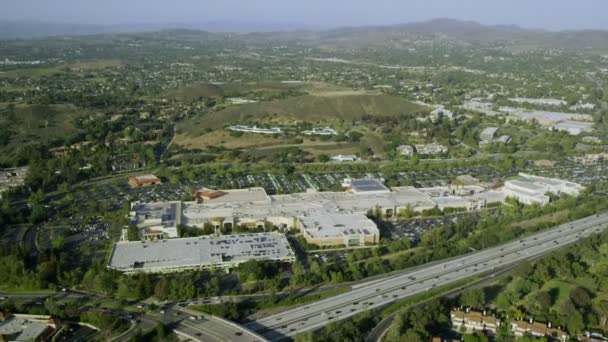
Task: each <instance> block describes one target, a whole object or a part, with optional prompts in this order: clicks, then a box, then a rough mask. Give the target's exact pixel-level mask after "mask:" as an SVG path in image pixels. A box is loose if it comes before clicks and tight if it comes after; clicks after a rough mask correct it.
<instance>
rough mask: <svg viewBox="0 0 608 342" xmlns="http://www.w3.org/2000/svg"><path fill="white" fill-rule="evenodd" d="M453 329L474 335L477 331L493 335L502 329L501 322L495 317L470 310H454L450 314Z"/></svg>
mask: <svg viewBox="0 0 608 342" xmlns="http://www.w3.org/2000/svg"><path fill="white" fill-rule="evenodd" d="M450 318H451V320H452V327H453V328H454V329H455V330H457V331H462V330H463V329H464V330H466V332H469V333H472V332H475V331H483V332H487V333H491V334H496V331H497V330H498V328H499V327H500V320H499V319H498V318H496V317H495V316H494V315H488V314H487V312H486V311H483V312H479V311H472V310H470V309H468V308H467V309H465V310H464V311H462V310H452V312H451V313H450Z"/></svg>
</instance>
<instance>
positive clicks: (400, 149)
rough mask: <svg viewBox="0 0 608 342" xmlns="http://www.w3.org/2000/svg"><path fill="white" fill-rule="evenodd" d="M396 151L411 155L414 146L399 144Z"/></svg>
mask: <svg viewBox="0 0 608 342" xmlns="http://www.w3.org/2000/svg"><path fill="white" fill-rule="evenodd" d="M397 152H399V154H401V155H404V156H411V155H412V154H414V148H413V147H412V146H410V145H401V146H398V147H397Z"/></svg>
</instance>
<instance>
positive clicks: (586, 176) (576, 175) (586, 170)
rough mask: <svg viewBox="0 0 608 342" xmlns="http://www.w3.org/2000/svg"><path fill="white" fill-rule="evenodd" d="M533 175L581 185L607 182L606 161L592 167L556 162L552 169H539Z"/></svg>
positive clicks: (607, 163) (562, 160) (575, 163)
mask: <svg viewBox="0 0 608 342" xmlns="http://www.w3.org/2000/svg"><path fill="white" fill-rule="evenodd" d="M535 174H538V175H539V176H545V177H555V178H560V179H566V180H569V181H572V182H576V183H579V184H581V185H593V184H598V183H603V182H608V161H603V162H598V163H596V164H593V165H582V164H580V163H577V162H575V161H573V160H572V159H561V160H558V161H557V162H556V163H555V165H554V166H553V168H550V169H542V168H539V169H537V170H536V171H535Z"/></svg>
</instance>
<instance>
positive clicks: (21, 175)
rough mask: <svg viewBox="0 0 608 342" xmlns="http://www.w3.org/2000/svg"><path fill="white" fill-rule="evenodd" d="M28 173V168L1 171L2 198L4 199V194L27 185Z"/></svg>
mask: <svg viewBox="0 0 608 342" xmlns="http://www.w3.org/2000/svg"><path fill="white" fill-rule="evenodd" d="M28 172H29V168H28V167H15V168H10V169H0V198H2V193H3V192H5V191H9V190H10V189H13V188H16V187H19V186H22V185H23V184H25V178H26V177H27V174H28Z"/></svg>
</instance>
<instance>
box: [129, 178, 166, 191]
mask: <svg viewBox="0 0 608 342" xmlns="http://www.w3.org/2000/svg"><path fill="white" fill-rule="evenodd" d="M158 184H161V180H160V178H158V177H156V176H155V175H143V176H135V177H129V185H130V186H131V187H132V188H139V187H142V186H151V185H158Z"/></svg>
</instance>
